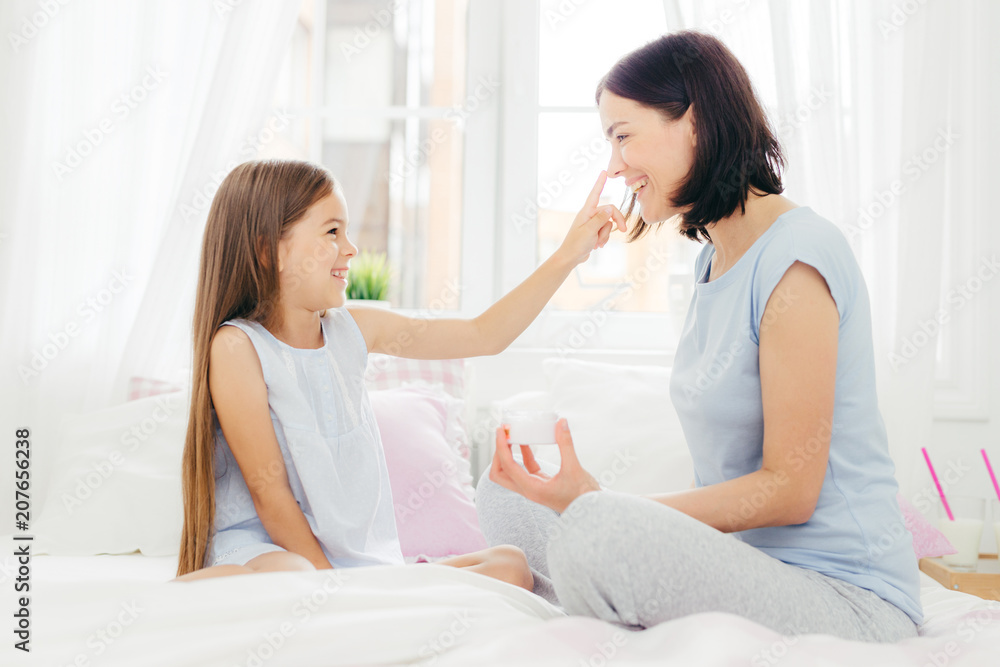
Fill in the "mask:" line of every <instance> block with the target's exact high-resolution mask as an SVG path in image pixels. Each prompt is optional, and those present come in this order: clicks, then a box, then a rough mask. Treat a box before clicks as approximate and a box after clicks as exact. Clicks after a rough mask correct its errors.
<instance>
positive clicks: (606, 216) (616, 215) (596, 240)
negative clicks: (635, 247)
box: [556, 171, 626, 266]
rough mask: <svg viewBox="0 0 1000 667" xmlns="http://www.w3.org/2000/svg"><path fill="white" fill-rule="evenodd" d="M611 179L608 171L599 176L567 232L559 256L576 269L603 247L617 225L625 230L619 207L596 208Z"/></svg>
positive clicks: (623, 218)
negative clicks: (605, 184)
mask: <svg viewBox="0 0 1000 667" xmlns="http://www.w3.org/2000/svg"><path fill="white" fill-rule="evenodd" d="M607 180H608V172H606V171H602V172H601V175H600V176H598V177H597V183H595V184H594V189H593V190H591V191H590V195H588V196H587V201H586V203H584V205H583V208H582V209H580V212H579V213H577V214H576V218H574V219H573V224H572V225H571V226H570V228H569V231H568V232H567V233H566V238H565V239H564V240H563V242H562V245H561V246H559V250H557V251H556V252H557V253H561V254H562V255H563V256H564V257H565V258H566V259H567V260H568V261H570V262H571V263H572V264H573V265H574V266H576V265H577V264H580V263H581V262H585V261H587V259H588V258H589V257H590V251H591V250H596V249H597V248H603V247H604V244H605V243H607V242H608V238H609V237H610V236H611V230H613V229H614V228H615V226H616V225H617V227H618V229H619V231H623V232H624V231H626V227H625V216H623V215H622V212H621V211H619V210H618V207H617V206H614V205H611V204H609V205H607V206H600V207H598V206H597V202H598V201H600V199H601V191H602V190H603V189H604V183H605V182H606V181H607Z"/></svg>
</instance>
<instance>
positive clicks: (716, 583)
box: [476, 463, 917, 642]
mask: <svg viewBox="0 0 1000 667" xmlns="http://www.w3.org/2000/svg"><path fill="white" fill-rule="evenodd" d="M542 465H543V467H547V466H546V464H544V463H543V464H542ZM476 508H477V510H478V513H479V523H480V527H481V528H482V530H483V534H484V535H485V537H486V541H487V542H488V543H489V544H490V545H491V546H495V545H498V544H512V545H514V546H517V547H520V548H521V550H522V551H524V553H525V555H526V556H527V558H528V564H529V565H530V566H531V569H532V574H533V575H534V577H535V591H534V592H535V593H536V594H538V595H540V596H542V597H544V598H545V599H546V600H548V601H549V602H551V603H553V604H556V605H559V606H561V607H563V608H564V609H565V610H566V612H567V613H569V614H576V615H581V616H591V617H595V618H598V619H601V620H604V621H608V622H611V623H615V624H619V625H622V626H626V627H630V628H632V629H639V628H648V627H651V626H653V625H656V624H657V623H661V622H663V621H668V620H670V619H673V618H678V617H681V616H686V615H688V614H695V613H699V612H706V611H722V612H729V613H732V614H737V615H739V616H743V617H745V618H748V619H750V620H752V621H755V622H757V623H760V624H761V625H764V626H766V627H768V628H771V629H773V630H775V631H777V632H780V633H782V634H785V635H799V634H811V633H823V634H830V635H835V636H837V637H842V638H845V639H853V640H859V641H867V642H895V641H899V640H901V639H906V638H908V637H914V636H916V634H917V628H916V625H915V624H914V623H913V621H912V620H911V619H910V618H909V616H907V615H906V614H905V613H904V612H903V611H902V610H900V609H899V608H898V607H896V606H895V605H893V604H891V603H889V602H886V601H885V600H883V599H882V598H880V597H879V596H878V595H876V594H875V593H872V592H871V591H868V590H865V589H863V588H860V587H858V586H855V585H853V584H849V583H847V582H845V581H842V580H840V579H835V578H833V577H828V576H826V575H823V574H820V573H818V572H815V571H813V570H807V569H804V568H800V567H796V566H794V565H789V564H787V563H783V562H781V561H780V560H777V559H776V558H773V557H771V556H768V555H767V554H765V553H764V552H762V551H760V550H759V549H757V548H755V547H753V546H750V545H748V544H745V543H743V542H741V541H740V540H738V539H736V538H735V537H733V536H731V535H727V534H725V533H722V532H719V531H717V530H715V529H714V528H712V527H711V526H708V525H706V524H704V523H701V522H700V521H697V520H696V519H692V518H691V517H689V516H687V515H686V514H684V513H682V512H678V511H677V510H674V509H672V508H670V507H667V506H666V505H663V504H662V503H658V502H656V501H653V500H649V499H647V498H641V497H638V496H632V495H626V494H622V493H615V492H612V491H600V492H594V493H587V494H584V495H582V496H580V497H579V498H577V499H576V500H574V501H573V502H572V503H571V504H570V506H569V507H567V508H566V510H565V511H564V512H563V513H562V514H561V515H560V514H558V513H556V512H555V511H553V510H551V509H549V508H547V507H543V506H541V505H538V504H536V503H533V502H531V501H529V500H526V499H525V498H523V497H522V496H520V495H518V494H516V493H513V492H511V491H508V490H507V489H505V488H503V487H502V486H500V485H498V484H496V483H495V482H492V481H490V479H489V471H488V470H487V472H486V473H485V474H484V475H483V477H482V479H480V481H479V486H478V487H477V489H476Z"/></svg>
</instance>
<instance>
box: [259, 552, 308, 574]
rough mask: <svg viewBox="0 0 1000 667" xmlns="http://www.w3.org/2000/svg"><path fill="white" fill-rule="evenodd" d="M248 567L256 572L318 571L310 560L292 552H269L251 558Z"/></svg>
mask: <svg viewBox="0 0 1000 667" xmlns="http://www.w3.org/2000/svg"><path fill="white" fill-rule="evenodd" d="M246 567H248V568H250V569H251V570H253V571H254V572H308V571H310V570H315V569H316V566H315V565H313V564H312V563H311V562H309V559H307V558H305V557H304V556H300V555H299V554H296V553H292V552H290V551H269V552H268V553H265V554H261V555H259V556H257V557H256V558H251V559H250V560H249V561H248V562H247V564H246Z"/></svg>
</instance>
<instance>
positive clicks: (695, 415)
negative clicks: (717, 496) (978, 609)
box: [670, 207, 923, 623]
mask: <svg viewBox="0 0 1000 667" xmlns="http://www.w3.org/2000/svg"><path fill="white" fill-rule="evenodd" d="M714 255H715V247H714V246H713V245H712V244H706V246H705V248H703V249H702V251H701V253H700V254H699V255H698V259H697V261H696V263H695V291H694V297H693V298H692V300H691V306H690V308H689V310H688V314H687V319H686V321H685V323H684V330H683V331H682V333H681V337H680V342H679V343H678V346H677V353H676V356H675V359H674V366H673V370H672V372H671V378H670V397H671V400H672V401H673V404H674V407H675V408H676V409H677V415H678V417H679V418H680V422H681V425H682V427H683V430H684V435H685V437H686V439H687V443H688V447H689V448H690V450H691V455H692V458H693V459H694V469H695V477H696V484H697V485H698V486H707V485H711V484H718V483H720V482H724V481H727V480H730V479H734V478H736V477H741V476H743V475H747V474H750V473H752V472H755V471H757V470H759V469H760V468H761V465H762V461H763V443H764V414H763V405H762V400H761V385H760V366H759V349H758V344H759V333H760V326H761V319H762V317H763V315H764V307H765V306H766V305H767V302H768V298H769V297H770V296H771V292H772V291H774V288H775V286H776V285H777V284H778V282H779V281H780V280H781V278H782V276H784V274H785V272H786V271H787V270H788V268H789V267H791V265H792V264H793V263H794V262H795V261H801V262H803V263H804V264H808V265H809V266H812V267H813V268H815V269H816V270H817V271H819V273H820V274H821V275H822V276H823V278H824V279H825V280H826V283H827V286H828V287H829V288H830V293H831V294H832V296H833V299H834V301H835V302H836V305H837V310H838V312H839V313H840V326H839V329H838V334H839V335H838V341H837V380H836V390H835V399H834V400H835V402H834V411H833V423H832V425H830V424H827V425H826V426H825V428H826V429H827V432H826V433H823V434H821V435H822V436H824V437H825V436H826V435H827V434H830V438H831V440H830V456H829V462H828V464H827V469H826V477H825V479H824V480H823V487H822V490H821V492H820V496H819V501H818V503H817V504H816V511H815V513H814V514H813V515H812V517H811V518H810V519H809V520H808V521H807V522H805V523H803V524H798V525H791V526H778V527H770V528H755V529H752V530H746V531H742V532H737V533H734V535H735V536H736V537H737V538H739V539H740V540H742V541H744V542H746V543H747V544H750V545H753V546H754V547H757V548H758V549H760V550H761V551H763V552H765V553H767V554H769V555H770V556H773V557H774V558H777V559H779V560H781V561H784V562H786V563H789V564H792V565H796V566H799V567H803V568H808V569H810V570H815V571H817V572H820V573H822V574H825V575H828V576H831V577H836V578H838V579H841V580H843V581H847V582H848V583H851V584H854V585H856V586H859V587H861V588H864V589H867V590H870V591H872V592H874V593H875V594H877V595H878V596H880V597H881V598H883V599H884V600H887V601H889V602H891V603H892V604H894V605H896V606H897V607H899V608H900V609H901V610H903V611H904V612H905V613H906V614H907V615H908V616H909V617H910V618H911V619H913V621H914V622H916V623H920V622H922V617H923V611H922V608H921V605H920V581H919V574H918V567H917V561H916V558H915V556H914V553H913V548H912V536H911V535H910V533H909V532H908V531H907V530H906V528H905V526H904V524H903V518H902V514H901V512H900V509H899V504H898V502H897V500H896V494H897V488H898V487H897V484H896V480H895V478H894V476H893V474H894V470H895V468H894V466H893V463H892V459H891V458H890V457H889V447H888V439H887V437H886V430H885V425H884V423H883V421H882V416H881V413H880V412H879V409H878V401H877V397H876V393H875V359H874V350H873V343H872V326H871V307H870V304H869V301H868V290H867V287H866V286H865V282H864V277H863V276H862V274H861V270H860V267H859V266H858V264H857V261H856V260H855V258H854V255H853V253H852V252H851V249H850V246H849V245H848V243H847V240H846V239H845V238H844V235H843V234H842V233H841V232H840V230H839V229H838V228H837V227H836V226H835V225H834V224H833V223H831V222H829V221H828V220H826V219H824V218H822V217H820V216H819V215H817V214H816V213H815V212H814V211H813V210H812V209H810V208H808V207H801V208H796V209H793V210H791V211H788V212H786V213H784V214H783V215H781V216H780V217H778V219H777V220H776V221H775V222H774V223H773V224H772V225H771V226H770V227H769V228H768V229H767V231H765V232H764V233H763V234H762V235H761V236H760V237H759V238H758V239H757V240H756V241H755V242H754V244H753V245H752V246H751V247H750V249H749V250H747V252H746V253H745V254H744V255H743V256H742V257H740V259H739V260H738V261H737V262H736V264H735V265H734V266H733V267H732V268H730V269H729V270H728V271H726V272H725V273H724V274H722V275H721V276H720V277H719V278H718V279H717V280H713V281H711V282H707V281H708V279H709V273H710V270H711V260H712V257H713V256H714ZM815 442H816V441H813V443H809V442H806V443H803V444H802V447H803V449H802V451H801V454H800V455H794V457H793V458H792V459H790V463H791V464H792V469H793V470H795V469H796V467H798V468H801V466H802V465H804V461H802V460H794V458H801V457H805V456H808V455H809V453H810V452H811V451H815V448H814V445H815ZM811 444H812V445H813V446H812V447H811V446H810V445H811ZM793 474H794V473H793ZM766 492H767V491H766V490H762V491H761V493H763V494H766ZM756 500H757V502H762V498H758V499H756ZM753 502H754V499H753V498H751V499H748V500H747V503H749V506H748V507H745V508H744V507H741V508H740V511H743V510H746V511H747V512H752V511H753V506H752V503H753Z"/></svg>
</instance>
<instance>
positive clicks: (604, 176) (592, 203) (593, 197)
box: [585, 171, 608, 211]
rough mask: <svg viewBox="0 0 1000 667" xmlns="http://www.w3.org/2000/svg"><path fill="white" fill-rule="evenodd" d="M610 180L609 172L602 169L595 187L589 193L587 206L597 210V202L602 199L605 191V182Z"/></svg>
mask: <svg viewBox="0 0 1000 667" xmlns="http://www.w3.org/2000/svg"><path fill="white" fill-rule="evenodd" d="M607 181H608V172H606V171H602V172H601V174H600V176H598V177H597V182H596V183H594V189H593V190H591V191H590V194H589V195H587V203H586V204H585V206H586V207H587V208H589V209H590V210H591V211H595V210H597V202H599V201H600V200H601V192H603V191H604V184H605V183H607Z"/></svg>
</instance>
